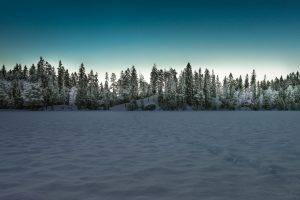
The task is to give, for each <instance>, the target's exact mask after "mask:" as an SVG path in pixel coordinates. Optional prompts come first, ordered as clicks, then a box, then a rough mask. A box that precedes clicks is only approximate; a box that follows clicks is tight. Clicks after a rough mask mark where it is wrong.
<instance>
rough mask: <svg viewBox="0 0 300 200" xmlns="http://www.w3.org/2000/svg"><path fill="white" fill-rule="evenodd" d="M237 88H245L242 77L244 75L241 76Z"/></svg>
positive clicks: (240, 89)
mask: <svg viewBox="0 0 300 200" xmlns="http://www.w3.org/2000/svg"><path fill="white" fill-rule="evenodd" d="M237 89H238V90H239V91H242V90H243V79H242V76H240V77H239V79H238V83H237Z"/></svg>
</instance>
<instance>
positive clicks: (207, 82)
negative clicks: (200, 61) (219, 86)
mask: <svg viewBox="0 0 300 200" xmlns="http://www.w3.org/2000/svg"><path fill="white" fill-rule="evenodd" d="M210 88H211V81H210V74H209V71H208V69H205V72H204V85H203V93H204V105H205V109H210V108H211V93H210Z"/></svg>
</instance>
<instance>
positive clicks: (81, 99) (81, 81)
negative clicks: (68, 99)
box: [76, 63, 87, 109]
mask: <svg viewBox="0 0 300 200" xmlns="http://www.w3.org/2000/svg"><path fill="white" fill-rule="evenodd" d="M76 105H77V107H78V109H84V108H86V107H87V76H86V74H85V67H84V65H83V63H81V65H80V68H79V73H78V90H77V95H76Z"/></svg>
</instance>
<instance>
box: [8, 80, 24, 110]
mask: <svg viewBox="0 0 300 200" xmlns="http://www.w3.org/2000/svg"><path fill="white" fill-rule="evenodd" d="M11 95H12V102H11V103H12V106H13V108H17V109H20V108H22V107H23V99H22V96H21V85H20V82H19V81H18V80H14V81H13V82H12V89H11Z"/></svg>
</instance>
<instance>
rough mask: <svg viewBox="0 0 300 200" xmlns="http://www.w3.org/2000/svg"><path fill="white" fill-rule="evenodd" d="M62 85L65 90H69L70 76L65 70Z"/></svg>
mask: <svg viewBox="0 0 300 200" xmlns="http://www.w3.org/2000/svg"><path fill="white" fill-rule="evenodd" d="M64 85H65V86H66V88H68V89H70V88H71V80H70V74H69V71H68V70H67V69H66V70H65V72H64Z"/></svg>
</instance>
